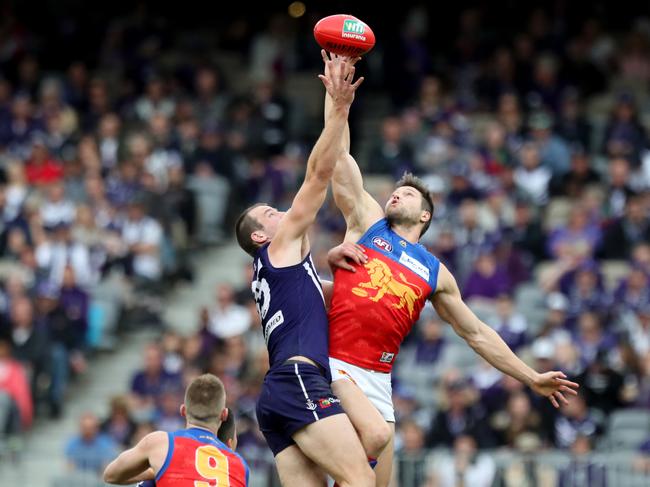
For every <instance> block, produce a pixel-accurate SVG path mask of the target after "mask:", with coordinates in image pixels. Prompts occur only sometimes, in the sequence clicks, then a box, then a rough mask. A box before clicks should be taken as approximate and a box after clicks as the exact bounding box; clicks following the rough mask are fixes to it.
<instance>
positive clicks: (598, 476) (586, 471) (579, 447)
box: [557, 434, 609, 487]
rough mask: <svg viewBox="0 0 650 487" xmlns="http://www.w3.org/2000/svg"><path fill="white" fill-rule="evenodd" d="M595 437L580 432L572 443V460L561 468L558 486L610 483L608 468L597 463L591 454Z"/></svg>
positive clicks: (591, 485)
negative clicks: (591, 457)
mask: <svg viewBox="0 0 650 487" xmlns="http://www.w3.org/2000/svg"><path fill="white" fill-rule="evenodd" d="M593 440H594V439H593V437H590V436H588V435H584V434H578V435H577V436H576V438H575V440H574V441H573V444H572V445H571V462H570V463H569V465H567V466H566V467H564V468H562V470H560V475H559V479H558V484H557V485H558V487H574V486H575V485H588V486H589V487H606V486H607V485H609V482H608V477H607V468H606V467H605V466H604V465H603V464H601V463H595V462H594V461H593V460H591V459H590V457H589V455H590V453H591V452H592V450H593V446H592V444H593Z"/></svg>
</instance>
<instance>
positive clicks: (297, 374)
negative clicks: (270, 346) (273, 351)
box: [257, 363, 344, 456]
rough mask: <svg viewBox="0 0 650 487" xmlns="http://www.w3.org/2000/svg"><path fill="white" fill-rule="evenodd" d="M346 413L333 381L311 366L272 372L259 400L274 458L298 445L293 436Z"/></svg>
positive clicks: (290, 365) (261, 420)
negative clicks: (315, 423) (311, 425)
mask: <svg viewBox="0 0 650 487" xmlns="http://www.w3.org/2000/svg"><path fill="white" fill-rule="evenodd" d="M343 412H344V411H343V408H342V407H341V401H340V399H338V398H337V397H336V396H335V395H334V393H332V388H331V387H330V383H329V381H328V380H327V379H326V378H325V376H324V375H323V374H322V373H321V370H320V369H319V368H318V367H316V366H314V365H311V364H308V363H284V364H282V365H280V366H277V367H274V368H273V369H271V370H269V372H268V373H267V374H266V377H264V383H263V384H262V391H261V393H260V397H259V399H258V401H257V422H258V423H259V426H260V430H261V431H262V433H263V434H264V437H265V438H266V442H267V443H268V444H269V448H271V451H272V452H273V456H275V455H277V454H278V453H280V452H281V451H282V450H284V449H285V448H287V447H289V446H291V445H293V444H294V443H295V442H294V441H293V439H292V438H291V436H292V435H293V434H294V433H295V432H296V431H298V430H299V429H300V428H303V427H305V426H307V425H309V424H311V423H314V422H316V421H318V420H319V419H323V418H327V417H329V416H334V415H335V414H341V413H343Z"/></svg>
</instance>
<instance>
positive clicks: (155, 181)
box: [0, 0, 650, 487]
mask: <svg viewBox="0 0 650 487" xmlns="http://www.w3.org/2000/svg"><path fill="white" fill-rule="evenodd" d="M29 3H30V2H24V3H23V2H13V3H12V2H9V4H7V5H6V6H5V7H4V10H3V11H2V15H1V16H0V281H1V282H2V286H1V288H0V457H1V456H2V455H3V454H4V452H6V451H8V450H11V448H12V445H14V447H15V448H18V449H19V448H20V446H17V447H16V446H15V445H20V444H21V438H23V437H24V436H25V435H26V434H27V433H28V432H29V431H30V428H31V425H32V423H33V421H34V418H35V417H36V420H37V422H38V421H46V419H45V418H55V419H56V418H59V417H60V416H61V415H62V414H65V408H66V398H68V399H67V400H68V401H73V400H74V397H69V394H67V393H68V391H69V385H70V383H71V382H74V381H75V379H76V378H78V377H80V376H83V375H84V374H85V373H87V370H88V369H89V368H92V367H93V362H94V357H95V356H96V355H97V353H98V352H109V353H110V352H111V351H112V350H114V349H116V348H119V344H120V343H121V341H122V340H124V339H125V336H126V337H127V339H128V334H129V333H134V332H136V331H137V330H138V329H140V328H141V327H143V326H145V325H153V326H156V327H157V328H156V329H158V330H159V332H157V333H158V334H159V336H160V338H159V339H157V340H155V341H154V342H151V343H149V344H147V345H146V347H145V349H144V350H143V351H142V365H141V367H142V368H141V370H138V371H133V376H132V378H131V380H130V382H129V387H128V390H124V394H123V395H120V396H116V397H114V398H113V399H112V400H111V402H110V406H109V409H110V412H109V413H108V415H107V416H101V415H98V414H97V412H95V413H94V414H93V413H88V414H85V415H83V417H81V418H80V419H79V431H78V432H77V433H74V434H72V433H71V436H70V439H69V441H68V442H67V444H65V445H62V448H64V449H65V455H66V457H67V460H68V463H69V466H70V469H71V470H79V471H89V472H94V473H97V472H99V471H100V470H101V469H102V468H103V466H104V465H105V464H106V463H107V461H108V460H109V459H110V458H111V457H112V456H113V455H114V454H115V452H116V451H119V449H122V448H125V447H128V446H129V445H132V444H133V443H134V442H136V441H137V440H138V439H139V438H141V437H142V436H143V435H144V434H146V433H147V432H149V431H152V430H154V429H164V430H173V429H176V428H180V427H182V426H183V421H182V418H180V416H179V415H178V405H179V404H180V402H181V400H182V392H183V389H184V385H185V384H186V383H187V381H188V379H190V378H192V377H194V376H195V375H196V374H199V373H201V372H203V371H208V372H212V373H214V374H216V375H218V376H219V377H220V378H221V379H222V380H223V381H224V383H225V385H226V389H227V391H228V405H229V407H231V408H232V409H233V410H234V411H236V413H237V417H238V429H239V434H240V440H239V444H240V447H239V449H240V452H241V453H242V455H243V456H244V457H245V458H246V459H247V460H248V462H249V464H250V465H251V467H252V470H253V472H254V481H255V482H259V484H254V485H268V482H272V473H271V472H272V469H273V468H272V456H271V454H270V451H269V450H268V448H267V447H266V445H265V443H264V440H263V438H262V436H261V434H260V433H259V431H258V430H257V427H256V422H255V415H254V404H255V399H256V395H257V393H258V391H259V388H260V385H261V382H262V378H263V376H264V373H265V371H266V368H267V363H268V359H267V356H266V351H265V346H264V341H263V339H262V337H261V334H260V333H259V318H258V316H257V312H256V309H255V306H254V303H253V301H252V297H251V294H250V288H249V282H250V273H251V268H250V266H249V265H247V264H242V266H241V270H240V271H239V275H236V276H232V275H224V276H223V279H222V280H220V282H219V283H218V285H217V286H216V288H215V289H214V293H213V294H214V298H213V300H211V302H206V303H203V304H204V306H203V307H200V309H197V310H196V313H195V315H196V318H195V322H194V323H190V324H186V329H185V332H179V331H177V329H176V328H174V327H167V325H169V324H168V323H165V322H164V320H163V319H162V318H161V314H162V311H163V310H164V308H165V296H166V295H168V294H169V293H170V292H173V289H174V287H175V286H176V285H177V284H178V283H179V282H181V281H185V282H189V283H190V284H189V285H192V284H191V283H192V280H193V278H194V275H195V273H196V272H197V270H196V269H195V268H194V267H193V266H192V258H191V257H192V255H193V253H195V252H197V251H201V250H202V249H205V248H214V247H215V246H217V247H218V248H224V247H232V246H233V245H234V244H233V240H232V231H231V227H232V220H233V216H234V215H236V214H237V213H238V211H239V210H240V209H241V208H243V207H244V206H246V205H248V204H250V203H251V202H255V201H266V202H268V203H269V204H271V205H275V206H278V207H279V208H284V207H286V206H287V205H288V204H289V203H290V201H291V199H292V196H293V194H294V192H295V190H296V188H297V185H298V184H299V183H300V181H301V180H302V176H303V173H304V167H305V163H306V158H307V157H308V155H309V150H310V148H311V146H312V145H313V142H314V140H315V138H316V137H317V135H318V133H319V131H320V129H321V127H322V101H323V92H322V88H321V87H320V83H319V82H318V80H317V78H316V76H315V75H316V73H318V72H319V71H320V69H321V66H320V62H321V61H320V55H319V54H318V47H317V45H316V43H315V41H313V38H312V37H311V29H312V27H313V25H314V23H315V22H316V20H318V19H319V18H320V17H322V16H324V15H327V14H331V13H335V12H336V11H338V10H340V11H346V10H349V8H348V7H346V6H345V5H336V3H337V2H334V4H335V5H332V4H328V5H323V4H320V5H311V4H309V3H307V5H306V11H304V5H302V4H301V3H300V2H294V3H293V4H291V6H290V7H289V10H288V11H287V7H288V2H287V5H284V4H283V5H279V4H278V5H275V6H270V5H269V6H266V7H260V9H261V12H260V15H255V16H251V15H250V14H249V13H247V12H245V11H244V9H243V7H242V8H241V9H239V10H237V9H236V8H235V7H233V6H230V7H228V8H226V9H225V10H224V11H223V12H222V14H223V15H221V16H219V17H218V18H214V19H212V18H211V19H209V21H208V19H201V15H200V14H199V12H200V9H201V6H200V5H199V4H198V3H193V2H189V3H188V5H187V8H185V9H182V12H178V11H177V9H171V8H170V10H165V7H164V6H153V5H152V3H151V2H142V1H141V2H135V3H134V4H133V5H130V6H129V8H128V9H124V10H119V8H118V7H116V6H113V7H111V6H108V5H98V6H97V9H96V10H95V11H93V12H85V11H84V5H83V2H75V1H69V2H62V3H61V4H60V5H59V4H58V3H57V4H56V5H55V3H54V2H50V3H47V2H45V3H44V4H43V5H44V6H43V7H42V10H41V11H40V14H41V15H39V17H38V18H37V19H36V18H33V17H30V13H31V12H30V11H29V8H28V7H29ZM301 5H302V6H301ZM62 6H65V8H62ZM335 7H340V8H338V10H337V8H335ZM407 7H408V8H407ZM407 7H406V6H405V8H404V9H403V11H402V12H399V13H398V14H397V15H393V14H395V13H393V14H392V15H390V16H389V15H383V14H381V13H380V12H378V11H376V10H370V9H364V8H362V7H361V6H359V7H358V11H356V10H357V8H356V7H355V12H353V13H354V14H355V15H357V16H359V17H360V18H362V19H363V20H365V21H366V22H367V23H368V24H369V25H371V26H372V27H373V29H374V31H375V34H376V35H377V39H378V43H377V46H376V48H375V50H374V51H373V52H371V53H370V54H369V55H368V56H367V57H366V59H365V60H364V61H363V62H362V63H360V68H359V69H360V71H362V72H363V74H364V76H366V83H364V86H363V87H362V89H361V90H360V92H359V93H358V95H357V100H356V101H355V104H354V106H353V109H352V113H351V120H350V123H351V130H352V154H353V155H354V156H355V157H356V158H357V160H358V161H359V163H360V165H361V166H362V169H363V171H364V174H365V175H366V182H367V185H368V188H369V190H370V191H371V192H372V193H373V194H374V195H375V196H376V197H377V198H378V199H379V200H380V202H381V203H382V204H383V203H384V201H385V198H386V197H387V195H388V194H390V191H391V188H392V182H393V181H394V180H395V178H398V177H399V176H401V174H402V173H403V172H404V171H412V172H414V173H415V174H418V175H420V176H421V177H423V178H424V179H425V181H426V182H427V183H428V185H429V187H430V189H431V190H432V192H433V194H434V199H435V213H434V219H433V223H432V225H431V229H430V230H429V232H428V233H427V234H426V235H425V236H424V237H423V244H424V245H426V246H427V248H429V249H430V251H431V252H432V253H433V254H434V255H436V256H437V257H439V258H440V260H441V261H442V262H443V263H444V264H445V265H446V266H447V267H448V268H449V269H450V270H451V271H452V273H453V274H454V275H455V277H456V279H457V281H458V282H459V285H460V286H461V290H462V292H463V295H464V298H465V300H466V301H467V302H468V303H469V304H470V306H471V307H472V309H473V310H474V311H475V312H476V313H477V314H478V315H479V316H480V317H481V318H482V319H483V320H484V321H486V322H487V323H488V324H490V325H491V326H493V327H494V328H495V329H496V330H497V331H498V332H499V334H500V335H501V336H502V337H503V338H504V340H505V341H506V342H507V343H508V345H509V346H510V347H511V348H512V349H513V350H515V351H516V352H517V353H518V354H519V355H520V356H522V357H523V358H525V359H526V360H527V361H528V362H529V363H530V364H531V365H532V366H534V367H535V368H536V369H537V370H540V371H546V370H551V369H559V370H562V371H564V372H565V373H566V374H567V375H569V376H570V377H572V378H574V379H575V380H576V381H577V382H579V383H580V384H581V389H580V395H579V397H577V398H576V399H574V400H572V401H571V404H570V405H569V406H567V407H565V408H563V409H562V410H560V411H556V410H554V409H553V408H552V407H551V406H550V404H549V403H547V402H546V401H545V400H541V399H540V398H539V397H536V396H534V395H532V394H531V393H530V391H529V390H527V389H526V388H524V387H523V386H522V385H521V384H519V383H518V382H516V381H514V380H512V379H510V378H508V377H504V376H503V375H501V374H500V373H498V372H497V371H495V370H494V369H492V368H491V367H489V366H488V365H487V364H485V363H484V362H482V361H481V360H479V359H478V358H477V356H475V355H474V354H473V352H472V351H471V350H470V349H469V348H468V347H467V346H466V345H465V344H464V343H463V342H462V341H461V340H460V339H459V338H457V337H455V336H454V335H453V332H452V331H451V328H450V327H449V326H448V325H446V324H445V323H443V322H442V321H441V320H440V318H439V317H438V316H436V314H435V312H434V311H433V310H432V309H430V308H426V309H425V311H424V312H423V313H422V316H421V318H420V320H419V322H418V323H417V325H416V327H415V328H414V330H413V332H412V333H411V335H410V336H409V338H408V339H407V341H406V343H405V344H404V346H403V348H402V351H401V353H400V356H399V359H398V362H397V366H396V368H395V373H394V383H393V392H394V402H395V407H396V413H397V438H396V451H397V460H396V465H397V467H398V468H397V469H396V480H395V482H396V484H395V485H402V486H405V487H409V486H428V487H433V486H441V487H442V486H455V485H459V484H457V483H456V481H457V479H458V477H459V475H460V476H461V477H462V478H464V483H463V484H462V485H471V486H479V487H480V486H490V485H508V486H522V485H530V486H533V485H541V486H546V485H549V486H550V485H558V486H563V487H569V486H578V485H580V486H582V485H585V486H586V485H590V486H601V485H602V486H605V485H608V484H609V485H614V484H615V485H628V484H625V483H624V482H630V484H629V485H634V484H633V483H634V482H637V481H638V482H639V485H644V484H643V482H648V481H650V286H649V284H650V282H649V280H650V139H649V136H650V132H649V131H648V129H649V128H650V96H649V92H648V88H649V86H650V84H649V83H650V16H648V14H647V12H641V11H639V12H638V13H639V15H634V14H633V13H632V12H633V11H634V10H630V9H623V8H618V4H617V5H612V4H611V3H609V2H594V3H592V4H590V5H589V6H584V5H582V4H581V3H580V4H578V3H575V4H574V3H572V2H568V1H562V0H559V1H553V2H550V3H544V4H543V6H542V5H540V6H535V5H533V4H526V6H524V5H515V3H514V2H511V3H508V4H507V5H503V6H501V7H499V8H492V7H489V5H488V3H487V2H478V3H477V6H475V7H467V8H462V9H461V8H460V7H459V8H456V9H455V10H454V11H449V12H447V11H444V12H443V11H440V10H439V7H435V6H432V5H424V4H414V3H411V2H407ZM448 8H452V7H449V6H448ZM230 9H232V11H230ZM637 10H638V9H637ZM623 11H624V12H623ZM82 12H83V13H84V15H85V14H87V16H85V17H83V16H82V15H81V13H82ZM82 18H84V21H83V22H82V20H81V19H82ZM512 19H517V20H516V21H515V22H513V21H512ZM343 233H344V222H343V220H342V218H341V217H340V215H339V213H338V211H337V209H336V208H335V207H334V205H333V203H332V202H331V201H328V203H327V204H326V206H325V207H324V208H323V210H322V212H321V215H320V216H319V220H318V223H317V225H316V228H315V229H314V236H313V238H312V242H313V243H314V260H315V262H316V265H317V266H318V267H319V270H320V272H321V276H322V277H324V278H327V277H329V276H330V271H329V269H328V266H327V259H326V252H327V250H328V249H329V248H331V247H332V246H334V245H337V244H338V243H340V242H341V241H342V237H343ZM244 258H245V256H242V262H243V261H244ZM219 266H220V263H219V262H218V261H217V262H214V272H217V273H218V272H219ZM242 283H243V284H242ZM125 334H126V335H125ZM124 379H125V378H122V379H121V380H124ZM612 475H619V476H620V477H616V479H618V480H615V481H614V484H613V483H612V477H611V476H612ZM267 479H271V480H268V481H267ZM621 479H623V480H621ZM645 485H647V484H645Z"/></svg>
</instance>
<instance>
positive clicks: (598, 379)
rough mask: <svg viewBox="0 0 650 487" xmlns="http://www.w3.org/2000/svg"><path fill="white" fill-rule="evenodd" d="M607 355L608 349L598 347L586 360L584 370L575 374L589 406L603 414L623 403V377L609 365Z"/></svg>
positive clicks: (607, 413) (621, 405)
mask: <svg viewBox="0 0 650 487" xmlns="http://www.w3.org/2000/svg"><path fill="white" fill-rule="evenodd" d="M607 356H608V349H606V348H599V349H598V352H597V353H596V356H595V357H594V359H593V360H592V361H591V362H588V365H587V368H586V370H585V371H584V372H583V373H582V374H580V375H578V376H576V380H577V381H579V384H580V388H581V390H582V392H583V394H584V398H585V401H586V402H587V405H588V406H589V408H591V409H595V410H598V411H601V412H602V413H603V414H604V415H609V413H611V412H612V411H613V410H614V409H618V408H621V407H623V406H624V405H625V400H624V398H623V386H624V378H623V376H622V375H621V374H620V373H618V372H617V371H615V370H613V369H612V368H611V367H610V366H609V364H608V360H607Z"/></svg>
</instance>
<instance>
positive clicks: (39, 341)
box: [10, 296, 51, 398]
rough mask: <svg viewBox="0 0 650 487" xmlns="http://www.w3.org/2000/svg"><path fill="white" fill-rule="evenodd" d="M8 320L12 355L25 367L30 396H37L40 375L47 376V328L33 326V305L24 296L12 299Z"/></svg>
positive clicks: (48, 365)
mask: <svg viewBox="0 0 650 487" xmlns="http://www.w3.org/2000/svg"><path fill="white" fill-rule="evenodd" d="M10 320H11V337H12V342H13V349H14V356H15V357H16V358H17V359H18V361H20V362H21V363H22V364H23V365H24V367H25V368H26V369H27V372H28V375H29V377H30V378H31V390H32V397H34V398H38V397H39V395H38V392H39V388H38V385H39V383H40V380H41V377H49V375H48V371H49V369H50V360H51V355H50V340H49V338H48V335H47V330H44V329H42V328H38V327H36V326H35V323H34V310H33V306H32V303H31V302H30V300H29V298H27V297H25V296H21V297H17V298H15V299H14V300H12V303H11V311H10Z"/></svg>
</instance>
